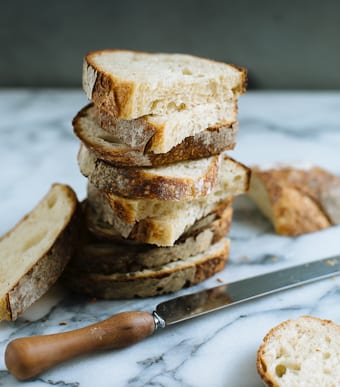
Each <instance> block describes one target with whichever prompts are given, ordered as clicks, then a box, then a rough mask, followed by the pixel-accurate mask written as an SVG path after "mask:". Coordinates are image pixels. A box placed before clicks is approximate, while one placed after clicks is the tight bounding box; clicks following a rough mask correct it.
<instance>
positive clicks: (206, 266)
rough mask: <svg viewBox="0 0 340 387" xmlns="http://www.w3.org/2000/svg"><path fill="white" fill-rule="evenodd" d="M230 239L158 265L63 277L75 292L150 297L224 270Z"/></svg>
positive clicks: (72, 273)
mask: <svg viewBox="0 0 340 387" xmlns="http://www.w3.org/2000/svg"><path fill="white" fill-rule="evenodd" d="M228 256H229V239H226V238H223V239H221V240H220V241H219V242H217V243H215V244H213V245H211V246H210V248H208V250H206V251H205V252H203V253H200V254H197V255H194V256H191V257H188V258H187V259H185V260H179V261H175V262H171V263H168V264H165V265H162V266H159V267H157V268H152V269H145V270H141V271H136V272H129V273H115V274H111V275H104V274H97V273H85V272H80V271H79V270H72V269H71V268H70V269H68V270H67V273H66V277H65V280H66V282H67V284H69V286H70V287H71V289H73V290H74V291H76V292H79V293H83V294H86V295H89V296H92V297H97V298H104V299H124V298H134V297H151V296H156V295H160V294H164V293H171V292H175V291H178V290H180V289H182V288H183V287H187V286H191V285H195V284H197V283H199V282H201V281H203V280H205V279H207V278H209V277H211V276H213V275H214V274H216V273H217V272H219V271H221V270H223V268H224V266H225V263H226V261H227V258H228Z"/></svg>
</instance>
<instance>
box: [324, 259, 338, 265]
mask: <svg viewBox="0 0 340 387" xmlns="http://www.w3.org/2000/svg"><path fill="white" fill-rule="evenodd" d="M326 265H329V266H334V265H336V260H335V259H328V260H327V261H326Z"/></svg>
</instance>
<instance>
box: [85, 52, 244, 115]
mask: <svg viewBox="0 0 340 387" xmlns="http://www.w3.org/2000/svg"><path fill="white" fill-rule="evenodd" d="M119 51H121V52H132V51H129V50H118V49H104V50H97V51H93V52H90V53H88V54H87V55H86V56H85V58H84V67H87V68H89V67H90V68H92V71H93V72H94V73H95V81H94V83H93V86H92V90H91V95H90V96H89V97H90V99H91V100H92V102H94V104H95V105H97V106H98V107H100V109H102V110H104V111H106V112H108V113H110V114H113V115H115V116H116V117H120V118H123V119H131V118H135V117H136V114H135V112H134V111H133V106H132V103H133V102H132V100H133V94H134V88H135V85H134V83H133V82H128V81H125V80H122V79H120V78H115V77H114V76H113V75H112V74H109V73H106V72H104V71H103V70H102V69H100V68H98V66H97V65H96V63H95V61H94V59H93V58H94V57H95V56H97V55H103V54H105V53H110V52H119ZM133 52H135V53H146V52H142V51H133ZM196 58H197V59H202V60H205V61H209V62H213V63H221V62H217V61H215V60H211V59H207V58H202V57H196ZM228 66H230V67H233V68H234V69H236V70H238V71H239V72H241V82H240V85H239V86H238V87H237V88H235V89H234V90H233V91H234V92H235V93H239V94H243V93H244V92H245V91H246V86H247V70H246V69H244V68H241V67H238V66H235V65H232V64H228ZM83 82H84V80H83ZM149 113H151V112H149ZM141 115H143V114H140V115H139V116H141Z"/></svg>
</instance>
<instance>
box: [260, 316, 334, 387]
mask: <svg viewBox="0 0 340 387" xmlns="http://www.w3.org/2000/svg"><path fill="white" fill-rule="evenodd" d="M296 321H297V322H298V323H299V324H300V325H302V324H304V323H307V324H308V322H312V323H313V322H315V323H317V324H320V327H321V326H329V327H334V328H336V329H337V330H338V331H339V332H338V333H339V335H340V326H339V325H337V324H335V323H334V322H333V321H331V320H323V319H320V318H317V317H313V316H301V317H299V318H298V319H297V320H296ZM294 323H295V321H294V320H286V321H283V322H282V323H280V324H278V325H277V326H275V327H273V328H271V329H270V330H269V332H268V333H267V334H266V335H265V337H264V339H263V343H262V344H261V346H260V347H259V349H258V351H257V358H256V368H257V371H258V373H259V375H260V376H261V378H262V379H263V381H264V382H265V384H266V385H267V386H269V387H280V384H278V383H277V381H276V380H275V379H277V377H275V375H272V374H271V372H270V370H269V364H267V362H266V359H265V357H266V356H265V355H266V352H267V347H268V343H269V342H270V341H271V340H276V341H277V342H280V340H281V339H283V338H284V336H285V330H286V329H289V327H290V325H293V324H294ZM294 328H295V327H294V326H293V327H292V329H294ZM306 329H307V330H308V327H307V328H306ZM297 356H298V354H297ZM285 385H287V384H285ZM296 385H297V384H296ZM334 386H335V384H334Z"/></svg>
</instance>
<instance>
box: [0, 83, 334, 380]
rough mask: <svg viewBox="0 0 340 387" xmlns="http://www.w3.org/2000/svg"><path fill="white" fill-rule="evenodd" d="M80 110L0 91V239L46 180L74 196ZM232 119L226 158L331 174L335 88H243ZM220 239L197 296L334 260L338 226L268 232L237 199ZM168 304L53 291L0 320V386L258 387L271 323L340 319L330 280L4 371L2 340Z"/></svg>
mask: <svg viewBox="0 0 340 387" xmlns="http://www.w3.org/2000/svg"><path fill="white" fill-rule="evenodd" d="M85 103H86V98H85V96H84V94H83V93H82V91H81V90H77V91H63V90H58V91H53V90H39V91H30V90H2V91H0V117H1V120H0V139H1V142H0V154H1V161H2V166H1V168H0V182H1V185H0V219H1V223H0V234H3V233H4V232H6V231H7V230H8V229H9V228H10V227H12V226H13V225H14V224H15V223H16V222H17V221H18V220H19V219H20V218H21V217H22V216H23V215H24V214H25V213H26V212H28V211H30V210H31V209H32V208H33V206H34V205H35V204H36V203H37V201H38V200H39V199H40V198H41V197H42V196H43V195H44V194H45V193H46V192H47V191H48V189H49V187H50V185H51V184H52V183H53V182H56V181H58V182H62V183H67V184H70V185H71V186H72V187H73V188H74V189H75V190H76V192H77V194H78V196H79V198H80V199H82V198H83V197H84V196H85V187H86V180H85V178H83V177H82V175H81V174H80V172H79V169H78V166H77V162H76V154H77V150H78V141H77V139H76V138H75V136H74V135H73V132H72V128H71V120H72V118H73V116H74V115H75V113H76V112H77V111H78V110H79V109H80V108H81V107H82V106H83V105H84V104H85ZM239 119H240V131H239V135H238V143H237V147H236V150H235V151H233V152H232V153H231V155H232V156H233V157H234V158H236V159H238V160H239V161H242V162H244V163H245V164H248V165H253V164H264V163H265V164H267V163H272V162H297V161H298V162H300V161H304V162H309V163H314V164H318V165H319V166H322V167H325V168H327V169H329V170H330V171H332V172H334V173H336V174H338V175H340V152H339V150H340V92H333V93H326V92H325V93H313V92H310V93H304V92H284V93H280V92H248V93H247V94H246V95H245V96H243V97H241V99H240V105H239ZM229 236H230V238H231V242H232V247H231V254H230V260H229V263H228V265H227V267H226V268H225V270H224V271H223V272H222V273H219V274H218V275H217V276H215V277H214V278H211V279H210V280H208V281H206V282H204V283H203V284H201V285H199V286H197V287H196V288H197V289H200V288H204V287H211V286H214V285H217V284H219V281H221V280H222V281H233V280H237V279H240V278H244V277H248V276H253V275H256V274H260V273H264V272H268V271H272V270H276V269H279V268H282V267H288V266H292V265H295V264H298V263H301V262H306V261H312V260H315V259H318V258H322V257H327V256H332V255H336V254H340V227H332V228H329V229H327V230H324V231H320V232H316V233H313V234H308V235H304V236H301V237H297V238H289V237H282V236H278V235H275V234H274V233H273V229H272V227H271V225H270V224H269V223H268V221H267V220H265V219H264V218H263V217H262V216H261V215H260V213H259V212H258V211H257V210H256V208H254V206H253V205H252V204H251V203H250V202H249V201H247V200H246V199H245V198H241V199H239V200H238V201H237V203H236V204H235V215H234V220H233V225H232V229H231V232H230V234H229ZM192 290H194V289H193V288H191V289H189V291H192ZM185 292H188V290H184V291H182V292H180V293H179V294H182V293H185ZM170 297H172V296H162V297H158V298H150V299H142V300H132V301H97V302H95V303H91V302H87V301H86V300H83V299H78V298H76V297H74V296H70V295H69V294H67V293H66V292H65V291H64V290H63V289H61V288H60V287H58V286H57V287H55V288H54V289H52V290H51V291H50V292H49V293H48V294H47V295H46V296H45V297H44V298H43V299H42V300H40V301H39V302H37V303H36V304H35V305H34V306H32V307H31V308H30V309H29V310H28V311H27V312H26V313H25V315H24V316H22V317H20V318H19V319H18V320H17V321H16V322H2V323H0V385H3V386H7V387H10V386H19V385H25V386H27V387H33V386H34V387H38V386H39V387H40V386H46V385H58V386H72V387H75V386H82V387H87V386H96V387H106V386H107V387H109V386H110V387H111V386H151V385H152V386H186V387H191V386H195V387H196V386H204V387H205V386H209V387H214V386H216V387H217V386H228V387H257V386H258V387H260V386H261V385H262V382H261V380H260V378H259V377H258V375H257V372H256V367H255V360H256V351H257V348H258V346H259V345H260V343H261V341H262V338H263V336H264V335H265V333H266V332H267V331H268V330H269V329H270V328H271V327H272V326H274V325H276V324H278V323H279V322H281V321H283V320H286V319H288V318H294V317H297V316H299V315H305V314H308V315H313V316H318V317H321V318H325V319H331V320H333V321H335V322H337V323H340V308H339V299H340V278H339V277H338V278H332V279H328V280H323V281H320V282H317V283H314V284H310V285H306V286H303V287H299V288H296V289H293V290H289V291H285V292H280V293H278V294H276V295H272V296H268V297H265V298H261V299H259V300H257V301H252V302H248V303H246V304H243V305H238V306H234V307H232V308H227V309H225V310H222V311H219V312H216V313H213V314H209V315H206V316H204V317H200V318H197V319H193V320H190V321H187V322H185V323H181V324H177V325H173V326H171V327H168V328H166V329H164V330H162V331H158V332H157V333H156V334H154V335H153V336H151V337H149V338H148V339H146V340H144V341H143V342H140V343H138V344H136V345H135V346H133V347H130V348H127V349H123V350H116V351H107V352H102V353H98V354H95V355H91V356H84V357H82V358H80V359H76V360H73V361H71V362H68V363H66V364H62V365H60V366H57V367H55V368H53V369H51V370H49V371H47V372H45V373H43V374H42V375H40V376H39V377H38V378H36V379H33V380H31V381H28V382H25V383H24V384H23V383H20V382H18V381H16V379H14V378H13V377H12V376H11V375H9V374H8V372H7V371H6V367H5V364H4V356H3V355H4V350H5V347H6V345H7V344H8V342H9V340H11V339H14V338H16V337H20V336H26V335H36V334H47V333H55V332H61V331H66V330H70V329H75V328H78V327H81V326H85V325H89V324H91V323H94V322H96V321H99V320H103V319H105V318H107V317H109V316H111V315H112V314H115V313H117V312H120V311H125V310H145V311H149V312H151V311H152V310H153V308H154V307H155V305H156V304H157V303H158V302H160V301H163V300H165V299H167V298H170Z"/></svg>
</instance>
